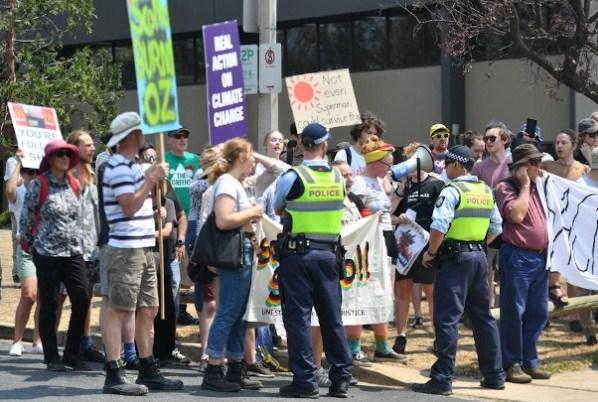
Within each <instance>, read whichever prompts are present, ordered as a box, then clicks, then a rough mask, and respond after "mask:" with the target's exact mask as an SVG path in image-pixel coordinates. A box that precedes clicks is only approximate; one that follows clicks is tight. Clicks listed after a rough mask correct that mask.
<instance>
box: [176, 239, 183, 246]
mask: <svg viewBox="0 0 598 402" xmlns="http://www.w3.org/2000/svg"><path fill="white" fill-rule="evenodd" d="M184 245H185V242H184V241H182V240H180V239H179V240H177V241H176V246H177V247H182V246H184Z"/></svg>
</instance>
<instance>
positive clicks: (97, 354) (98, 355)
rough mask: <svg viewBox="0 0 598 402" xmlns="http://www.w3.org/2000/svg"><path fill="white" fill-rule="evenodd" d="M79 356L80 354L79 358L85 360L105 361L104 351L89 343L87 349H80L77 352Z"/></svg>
mask: <svg viewBox="0 0 598 402" xmlns="http://www.w3.org/2000/svg"><path fill="white" fill-rule="evenodd" d="M79 356H81V360H84V361H86V362H95V363H105V362H106V356H105V355H104V352H102V351H101V350H99V349H98V348H96V347H95V346H93V345H91V346H90V347H89V348H88V349H87V350H81V351H80V352H79Z"/></svg>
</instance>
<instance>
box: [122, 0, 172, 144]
mask: <svg viewBox="0 0 598 402" xmlns="http://www.w3.org/2000/svg"><path fill="white" fill-rule="evenodd" d="M127 5H128V10H129V22H130V25H131V39H132V42H133V53H134V55H135V74H136V76H137V97H138V102H139V111H140V114H141V118H142V121H143V133H144V134H153V133H158V132H162V131H168V130H174V129H177V128H178V127H180V125H179V117H178V102H177V92H176V73H175V67H174V55H173V52H172V38H171V30H170V20H169V16H168V1H167V0H128V1H127Z"/></svg>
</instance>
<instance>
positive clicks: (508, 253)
mask: <svg viewBox="0 0 598 402" xmlns="http://www.w3.org/2000/svg"><path fill="white" fill-rule="evenodd" d="M499 256H500V271H499V273H500V341H501V346H502V356H503V358H502V360H503V365H504V367H505V368H508V367H511V366H512V365H513V364H515V363H519V364H522V365H523V366H524V367H528V368H534V367H536V366H537V365H538V351H537V349H536V343H537V341H538V338H539V337H540V334H541V333H542V330H543V329H544V326H545V325H546V320H547V319H548V271H547V270H546V252H543V253H538V252H534V251H529V250H524V249H521V248H518V247H515V246H512V245H510V244H508V243H503V244H502V245H501V247H500V255H499Z"/></svg>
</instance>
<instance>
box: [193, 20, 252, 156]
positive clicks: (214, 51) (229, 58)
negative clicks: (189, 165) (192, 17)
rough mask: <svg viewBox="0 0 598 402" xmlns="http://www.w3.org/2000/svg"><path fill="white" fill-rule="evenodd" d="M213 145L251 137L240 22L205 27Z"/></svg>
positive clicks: (209, 115) (204, 41)
mask: <svg viewBox="0 0 598 402" xmlns="http://www.w3.org/2000/svg"><path fill="white" fill-rule="evenodd" d="M202 31H203V43H204V54H205V59H206V78H207V80H206V83H207V94H208V118H209V120H210V122H209V127H210V144H212V145H216V144H219V143H221V142H224V141H226V140H228V139H231V138H233V137H246V136H247V121H246V118H245V98H244V97H243V69H242V67H241V58H240V49H241V47H240V44H239V31H238V25H237V21H229V22H223V23H220V24H214V25H204V26H203V27H202Z"/></svg>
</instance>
